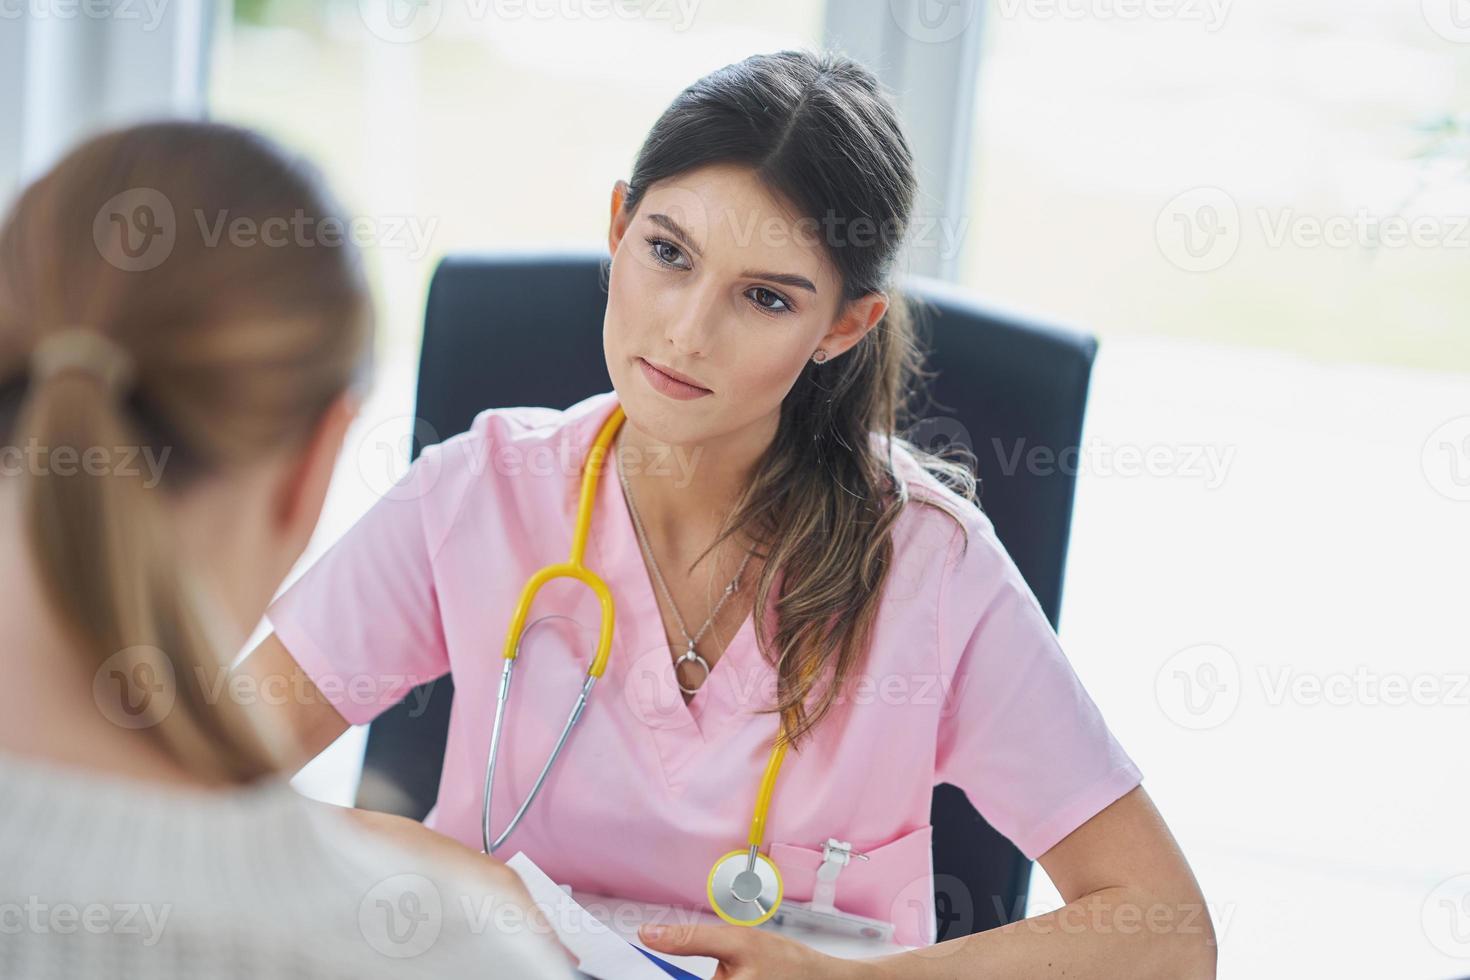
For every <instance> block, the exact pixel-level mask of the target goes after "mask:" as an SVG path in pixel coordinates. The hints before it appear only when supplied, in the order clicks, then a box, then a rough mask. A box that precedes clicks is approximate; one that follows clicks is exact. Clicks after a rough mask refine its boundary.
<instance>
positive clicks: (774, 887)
mask: <svg viewBox="0 0 1470 980" xmlns="http://www.w3.org/2000/svg"><path fill="white" fill-rule="evenodd" d="M754 857H755V861H754V867H752V864H751V853H750V851H748V850H746V851H731V852H730V853H729V854H726V855H725V856H724V857H722V858H720V859H719V860H718V861H716V862H715V866H714V867H713V868H711V869H710V873H709V886H708V892H709V904H710V908H712V909H714V910H715V914H716V915H718V916H719V917H720V918H722V919H724V920H725V921H726V922H728V923H730V924H731V925H737V926H758V925H760V924H761V923H762V922H765V921H766V920H767V919H769V918H770V917H771V916H773V915H775V914H776V909H777V908H779V907H780V905H781V896H782V892H783V885H782V883H781V872H779V871H777V870H776V865H775V862H773V861H772V860H771V859H770V858H768V857H766V856H765V855H764V854H760V853H757V854H756V855H754Z"/></svg>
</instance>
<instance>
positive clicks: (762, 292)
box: [745, 286, 791, 313]
mask: <svg viewBox="0 0 1470 980" xmlns="http://www.w3.org/2000/svg"><path fill="white" fill-rule="evenodd" d="M745 295H747V296H749V297H750V299H751V301H752V302H753V303H755V305H756V306H759V307H760V308H761V309H763V310H770V311H771V312H772V313H785V312H786V311H788V310H790V309H791V304H790V303H789V302H787V301H786V297H785V296H782V295H781V294H780V293H778V292H775V291H774V290H771V289H767V288H765V287H764V286H756V287H755V288H754V289H752V290H750V291H749V292H747V293H746V294H745Z"/></svg>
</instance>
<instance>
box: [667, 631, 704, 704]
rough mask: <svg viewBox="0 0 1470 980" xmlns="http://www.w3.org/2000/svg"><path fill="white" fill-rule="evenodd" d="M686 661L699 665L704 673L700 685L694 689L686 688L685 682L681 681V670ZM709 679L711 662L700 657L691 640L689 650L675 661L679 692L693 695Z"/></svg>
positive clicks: (675, 674)
mask: <svg viewBox="0 0 1470 980" xmlns="http://www.w3.org/2000/svg"><path fill="white" fill-rule="evenodd" d="M686 660H687V661H690V662H692V663H695V664H698V665H699V668H700V670H701V671H703V675H702V676H701V677H700V678H699V683H698V684H696V685H694V686H693V687H685V686H684V682H683V681H681V680H680V679H679V668H680V667H681V666H683V664H684V662H685V661H686ZM707 677H709V661H707V660H705V659H704V658H703V657H701V656H700V655H699V653H698V652H697V651H696V650H695V649H694V641H693V640H690V641H689V649H687V650H685V651H684V652H683V653H682V654H681V655H680V656H679V657H678V658H677V659H676V660H675V661H674V683H675V684H677V685H679V690H681V691H683V692H684V693H685V694H689V695H693V694H694V693H695V692H696V691H698V690H699V688H700V687H701V686H702V685H703V684H704V681H705V678H707Z"/></svg>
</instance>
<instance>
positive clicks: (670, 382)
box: [638, 357, 713, 401]
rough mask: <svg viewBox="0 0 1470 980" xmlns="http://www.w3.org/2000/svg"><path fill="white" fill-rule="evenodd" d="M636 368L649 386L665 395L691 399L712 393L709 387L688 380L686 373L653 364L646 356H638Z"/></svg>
mask: <svg viewBox="0 0 1470 980" xmlns="http://www.w3.org/2000/svg"><path fill="white" fill-rule="evenodd" d="M638 369H639V370H640V371H642V372H643V378H644V380H645V381H647V382H648V385H649V387H651V388H653V390H654V391H657V392H658V393H659V394H661V395H664V396H666V397H669V398H673V399H676V400H678V401H692V400H693V399H695V398H704V397H706V396H708V395H711V394H713V392H712V391H711V390H710V389H708V388H706V387H704V386H703V385H701V384H699V383H698V382H696V381H692V380H690V379H689V376H688V375H687V374H680V373H678V372H677V371H674V370H673V369H671V368H666V367H664V366H663V365H655V364H654V363H653V362H652V361H649V360H647V359H646V358H642V357H640V358H638Z"/></svg>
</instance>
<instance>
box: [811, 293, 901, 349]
mask: <svg viewBox="0 0 1470 980" xmlns="http://www.w3.org/2000/svg"><path fill="white" fill-rule="evenodd" d="M887 312H888V294H887V293H885V292H881V291H879V292H873V293H864V294H863V295H861V296H859V297H858V298H857V299H854V300H850V301H849V302H847V303H846V304H845V305H844V306H843V308H842V311H841V312H840V313H839V314H838V316H837V319H836V320H835V321H833V323H832V329H831V330H828V331H827V333H826V334H825V335H824V336H823V337H822V340H821V342H820V343H818V344H817V347H818V348H819V349H821V350H824V351H826V352H827V357H828V359H831V358H834V357H836V356H837V355H838V354H842V353H845V352H846V351H847V350H848V349H849V348H850V347H852V346H853V345H854V344H856V343H857V342H858V341H859V340H862V339H863V338H864V337H866V336H867V335H868V331H869V330H872V329H873V328H874V327H876V326H877V325H878V321H880V320H882V319H883V314H885V313H887Z"/></svg>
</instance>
